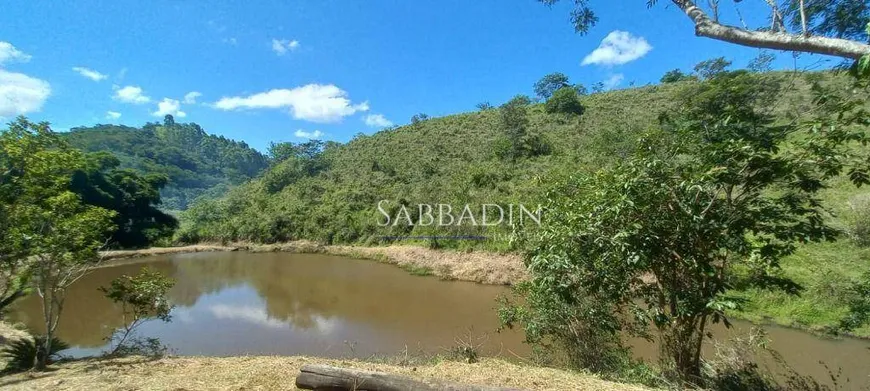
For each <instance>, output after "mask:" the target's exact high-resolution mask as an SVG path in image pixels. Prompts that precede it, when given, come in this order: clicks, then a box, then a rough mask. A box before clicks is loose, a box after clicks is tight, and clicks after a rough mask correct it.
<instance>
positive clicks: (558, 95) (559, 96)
mask: <svg viewBox="0 0 870 391" xmlns="http://www.w3.org/2000/svg"><path fill="white" fill-rule="evenodd" d="M544 110H545V111H546V112H547V113H550V114H554V113H563V114H569V115H583V111H584V110H586V108H584V107H583V104H581V103H580V96H579V95H578V94H577V90H575V89H573V88H571V87H563V88H560V89H558V90H556V92H555V93H554V94H553V96H551V97H550V99H547V103H545V104H544Z"/></svg>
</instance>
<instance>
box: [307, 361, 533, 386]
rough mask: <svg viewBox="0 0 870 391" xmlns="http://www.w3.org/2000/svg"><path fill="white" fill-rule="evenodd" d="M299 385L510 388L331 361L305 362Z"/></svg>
mask: <svg viewBox="0 0 870 391" xmlns="http://www.w3.org/2000/svg"><path fill="white" fill-rule="evenodd" d="M296 388H300V389H303V390H318V391H407V390H417V391H436V390H438V391H442V390H446V391H509V390H516V389H510V388H501V387H489V386H476V385H470V384H460V383H452V382H445V381H440V380H425V381H421V380H416V379H412V378H410V377H406V376H400V375H393V374H389V373H381V372H370V371H362V370H358V369H348V368H338V367H331V366H328V365H313V364H308V365H304V366H302V369H301V370H300V372H299V376H296Z"/></svg>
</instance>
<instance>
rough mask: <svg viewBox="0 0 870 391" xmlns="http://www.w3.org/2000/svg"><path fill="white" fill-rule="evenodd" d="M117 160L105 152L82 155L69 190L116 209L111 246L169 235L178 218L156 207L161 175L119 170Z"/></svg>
mask: <svg viewBox="0 0 870 391" xmlns="http://www.w3.org/2000/svg"><path fill="white" fill-rule="evenodd" d="M119 165H120V163H119V161H118V159H117V158H116V157H115V156H114V155H112V154H110V153H108V152H95V153H90V154H86V155H85V167H84V169H82V170H80V171H76V172H75V173H73V177H72V180H71V183H70V189H71V190H72V191H74V192H75V193H77V194H78V195H79V196H81V198H82V201H83V202H84V203H86V204H88V205H93V206H98V207H101V208H105V209H107V210H112V211H114V212H115V218H114V220H113V221H114V225H115V227H116V228H115V231H114V232H113V233H112V237H111V240H110V246H112V247H120V248H137V247H147V246H149V245H151V244H153V243H155V242H157V241H158V240H161V239H166V238H169V237H171V236H172V233H173V232H174V230H175V229H176V228H177V227H178V221H177V220H176V219H175V218H174V217H172V216H170V215H168V214H166V213H164V212H163V211H161V210H160V209H159V206H160V204H161V197H160V189H161V188H163V187H164V186H165V185H166V183H167V181H168V178H167V177H166V176H165V175H163V174H147V175H140V174H139V173H137V172H136V171H133V170H130V169H119V168H117V167H118V166H119Z"/></svg>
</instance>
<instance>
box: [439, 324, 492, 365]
mask: <svg viewBox="0 0 870 391" xmlns="http://www.w3.org/2000/svg"><path fill="white" fill-rule="evenodd" d="M487 339H489V336H488V335H486V334H484V335H482V336H478V337H475V335H474V329H472V328H469V329H468V332H467V333H466V335H465V336H459V337H456V338H455V341H456V345H454V346H453V347H452V348H450V349H448V351H447V357H448V358H450V359H451V360H456V361H463V362H465V363H467V364H474V363H476V362H478V361H480V348H481V347H483V344H484V343H486V340H487Z"/></svg>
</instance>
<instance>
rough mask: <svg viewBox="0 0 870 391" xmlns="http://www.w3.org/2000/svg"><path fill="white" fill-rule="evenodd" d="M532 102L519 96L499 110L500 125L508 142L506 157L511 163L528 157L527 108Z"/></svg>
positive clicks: (525, 97)
mask: <svg viewBox="0 0 870 391" xmlns="http://www.w3.org/2000/svg"><path fill="white" fill-rule="evenodd" d="M530 103H531V100H530V99H529V98H528V97H527V96H524V95H517V96H515V97H513V98H512V99H511V100H509V101H508V102H507V103H505V104H503V105H502V106H501V107H500V108H499V114H500V118H499V124H500V126H501V129H502V131H503V132H504V134H505V137H506V138H507V141H508V148H507V151H504V157H506V158H507V159H508V160H510V161H516V160H517V159H519V158H521V157H523V156H526V155H527V153H528V152H529V151H528V143H527V142H528V127H529V118H528V116H527V113H526V108H527V107H528V105H529V104H530Z"/></svg>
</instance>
